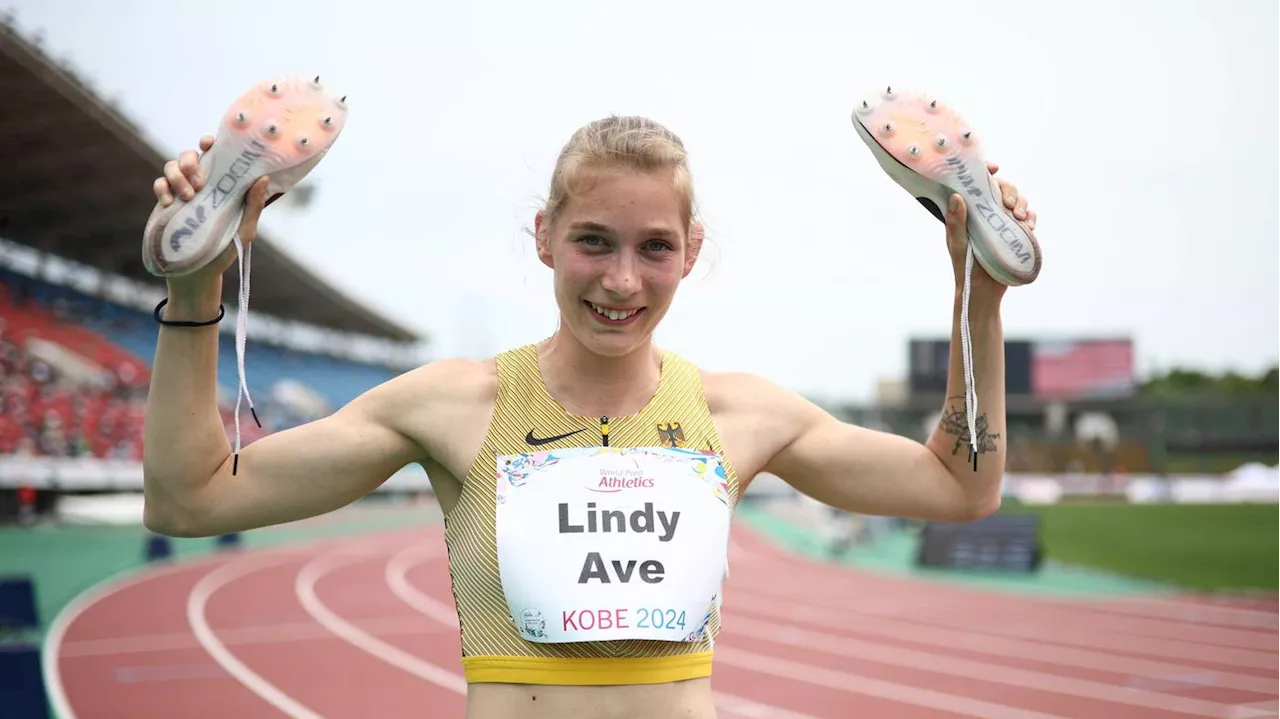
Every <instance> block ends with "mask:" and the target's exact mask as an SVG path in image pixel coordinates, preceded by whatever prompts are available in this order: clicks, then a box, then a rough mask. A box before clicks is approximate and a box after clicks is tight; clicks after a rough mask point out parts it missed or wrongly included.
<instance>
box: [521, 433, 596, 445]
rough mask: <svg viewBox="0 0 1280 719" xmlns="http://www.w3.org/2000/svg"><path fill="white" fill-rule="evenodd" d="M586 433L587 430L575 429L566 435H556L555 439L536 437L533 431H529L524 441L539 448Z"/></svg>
mask: <svg viewBox="0 0 1280 719" xmlns="http://www.w3.org/2000/svg"><path fill="white" fill-rule="evenodd" d="M585 431H586V430H585V429H575V430H573V431H572V432H566V433H564V434H557V435H556V436H554V437H534V436H533V430H529V434H526V435H525V436H524V441H526V442H528V443H529V444H531V445H533V446H535V447H537V446H538V445H540V444H551V443H552V442H558V441H560V440H562V439H564V438H565V437H572V436H573V435H575V434H577V433H579V432H585Z"/></svg>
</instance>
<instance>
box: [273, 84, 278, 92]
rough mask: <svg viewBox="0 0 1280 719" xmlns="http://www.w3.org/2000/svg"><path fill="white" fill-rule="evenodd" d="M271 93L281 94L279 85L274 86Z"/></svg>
mask: <svg viewBox="0 0 1280 719" xmlns="http://www.w3.org/2000/svg"><path fill="white" fill-rule="evenodd" d="M271 91H272V92H280V86H279V85H272V86H271Z"/></svg>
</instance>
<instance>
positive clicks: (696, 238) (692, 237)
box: [681, 222, 707, 279]
mask: <svg viewBox="0 0 1280 719" xmlns="http://www.w3.org/2000/svg"><path fill="white" fill-rule="evenodd" d="M706 236H707V233H706V230H705V229H704V228H703V227H702V223H701V222H694V223H693V224H691V225H689V242H688V243H686V244H685V250H684V274H683V275H681V278H682V279H683V278H685V277H688V276H689V273H690V272H693V266H694V265H695V264H697V263H698V255H699V254H701V252H702V241H703V240H704V239H706Z"/></svg>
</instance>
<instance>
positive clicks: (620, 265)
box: [601, 252, 640, 298]
mask: <svg viewBox="0 0 1280 719" xmlns="http://www.w3.org/2000/svg"><path fill="white" fill-rule="evenodd" d="M601 284H602V285H603V287H604V289H605V291H606V292H608V293H609V294H611V295H615V296H617V297H619V298H626V297H630V296H631V295H634V294H635V293H636V292H639V291H640V272H639V268H637V267H636V258H635V257H634V256H633V255H632V254H631V253H630V252H618V253H615V254H614V256H613V261H612V262H610V263H609V269H608V270H606V271H605V273H604V278H603V279H602V281H601Z"/></svg>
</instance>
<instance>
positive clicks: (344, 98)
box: [338, 95, 347, 102]
mask: <svg viewBox="0 0 1280 719" xmlns="http://www.w3.org/2000/svg"><path fill="white" fill-rule="evenodd" d="M346 101H347V96H346V95H343V96H342V99H341V100H338V102H346Z"/></svg>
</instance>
